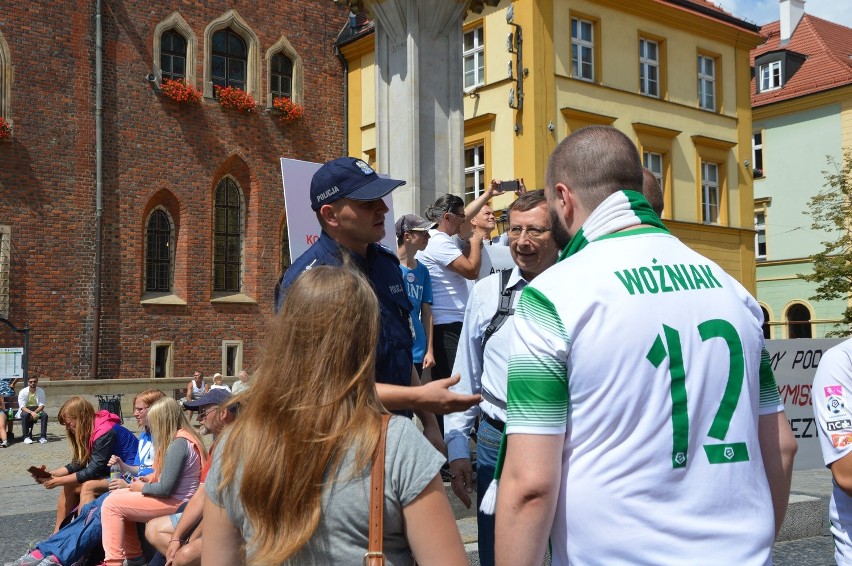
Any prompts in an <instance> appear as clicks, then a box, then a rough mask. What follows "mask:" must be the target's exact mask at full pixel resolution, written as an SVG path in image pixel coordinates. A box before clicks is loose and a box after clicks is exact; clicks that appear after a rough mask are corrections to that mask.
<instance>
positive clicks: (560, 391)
mask: <svg viewBox="0 0 852 566" xmlns="http://www.w3.org/2000/svg"><path fill="white" fill-rule="evenodd" d="M545 182H546V191H547V197H548V203H549V206H550V208H551V209H552V210H553V211H554V214H555V216H556V218H557V219H558V221H559V222H560V223H561V224H562V225H563V227H564V228H565V229H566V230H567V232H568V234H569V235H570V236H571V240H570V242H569V243H568V245H567V246H566V247H565V249H564V250H563V252H562V254H561V255H560V261H559V263H557V264H556V265H555V266H553V267H551V268H550V269H549V270H547V271H545V272H544V273H542V274H541V275H539V276H538V277H537V278H536V279H535V280H534V281H532V282H531V283H530V284H529V285H528V286H527V287H526V288H524V291H523V293H522V295H521V298H520V300H519V301H518V305H517V308H516V310H515V315H514V327H513V329H512V332H513V339H512V341H511V346H510V357H509V385H508V399H507V425H506V429H505V430H506V437H505V438H504V446H503V450H504V451H505V460H504V461H502V462H498V468H497V471H496V474H495V476H496V477H498V478H499V489H498V490H497V501H496V512H497V515H496V533H495V553H496V558H497V564H505V565H509V564H511V565H517V564H541V561H542V558H543V556H544V552H545V548H546V547H547V543H548V538H549V539H550V543H551V549H552V558H553V564H554V565H562V564H568V562H569V558H570V561H571V563H573V564H588V563H603V564H639V563H642V564H689V563H696V562H701V563H714V564H740V565H743V564H756V565H764V564H771V561H772V556H771V550H772V543H773V540H774V538H775V533H776V529H777V528H778V527H779V526H780V524H781V521H782V520H783V517H784V513H785V511H786V506H787V498H788V495H789V489H790V477H791V473H792V462H793V456H794V454H795V451H796V444H795V439H794V438H793V435H792V431H791V430H790V427H789V424H788V422H787V420H786V417H785V415H784V412H783V404H782V403H781V400H780V398H779V396H778V390H777V387H776V385H775V379H774V377H773V375H772V372H771V369H770V368H769V357H768V355H767V356H763V352H765V350H764V349H763V334H762V331H761V323H762V314H761V311H760V307H759V306H758V304H757V302H756V301H755V300H754V298H752V297H751V296H750V295H749V294H748V292H747V291H746V290H745V289H744V288H743V287H742V286H741V285H740V284H739V283H738V282H737V281H736V280H734V279H733V278H732V277H730V276H729V275H728V274H727V273H725V272H724V271H723V270H722V269H721V268H719V266H718V265H716V264H715V263H713V262H712V261H710V260H709V259H707V258H705V257H702V256H701V255H699V254H697V253H695V252H694V251H692V250H690V249H689V248H688V247H687V246H685V245H684V244H682V243H681V242H680V241H679V240H678V239H677V238H675V237H674V236H672V235H671V234H670V233H669V232H668V230H667V229H666V227H665V226H664V225H663V223H662V222H661V221H660V219H659V217H658V216H657V215H656V214H654V212H653V210H652V209H651V207H650V205H649V204H648V202H647V201H646V200H645V199H644V197H643V196H642V194H641V192H642V164H641V161H640V159H639V154H638V152H637V150H636V147H635V146H634V145H633V143H632V142H631V141H630V140H629V138H627V136H625V135H624V134H622V133H621V132H619V131H618V130H616V129H614V128H611V127H603V126H591V127H588V128H584V129H581V130H578V131H576V132H574V133H573V134H572V135H571V136H569V137H568V138H566V139H565V140H563V141H562V142H561V143H560V144H559V146H558V147H557V148H556V150H555V151H554V153H553V154H552V155H551V157H550V161H549V163H548V167H547V174H546V179H545ZM484 499H485V500H486V501H484V503H487V499H488V497H487V496H486V498H484Z"/></svg>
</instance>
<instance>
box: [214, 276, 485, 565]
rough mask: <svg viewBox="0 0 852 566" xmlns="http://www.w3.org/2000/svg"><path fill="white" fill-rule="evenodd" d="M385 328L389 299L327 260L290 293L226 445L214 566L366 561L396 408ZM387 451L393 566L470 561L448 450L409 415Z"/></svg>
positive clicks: (218, 480) (219, 462)
mask: <svg viewBox="0 0 852 566" xmlns="http://www.w3.org/2000/svg"><path fill="white" fill-rule="evenodd" d="M378 336H379V307H378V302H377V300H376V296H375V294H374V292H373V290H372V288H371V286H370V284H369V282H367V280H366V279H365V278H363V277H362V276H361V275H359V274H358V273H356V272H354V271H351V270H349V269H347V268H337V267H326V266H323V267H315V268H313V269H311V270H310V271H306V272H305V273H304V274H303V275H300V276H299V278H298V279H297V280H296V282H295V283H294V284H293V285H292V286H291V287H290V290H289V291H288V293H287V298H286V300H285V302H284V306H283V308H282V310H281V313H280V314H279V315H278V317H276V319H275V320H274V322H273V324H272V328H271V330H270V338H269V342H268V344H267V348H266V351H265V352H264V356H263V360H262V362H261V366H260V368H259V369H258V371H257V373H256V374H255V378H254V385H253V386H252V388H251V389H250V390H249V392H248V393H247V394H246V395H245V404H244V407H243V409H242V410H241V412H240V418H239V419H238V420H237V421H236V423H235V424H234V425H233V428H232V430H231V431H230V432H229V433H227V435H226V437H225V438H224V439H223V441H222V442H220V443H219V445H218V447H217V448H216V450H215V452H214V458H213V464H212V466H211V468H210V473H209V475H208V477H207V482H206V483H205V489H206V491H207V496H208V497H207V504H206V505H205V508H204V537H203V539H202V541H203V542H202V544H203V550H202V563H203V564H205V566H216V565H220V564H221V565H226V564H227V565H231V564H238V563H241V562H247V563H249V564H258V565H277V564H284V563H286V564H335V565H339V564H344V565H345V564H352V565H356V564H357V565H361V564H362V560H363V557H364V553H365V552H366V551H367V547H368V541H367V539H368V523H369V520H368V516H369V489H370V467H371V462H372V459H373V457H374V456H375V455H376V452H377V447H378V442H379V437H380V434H381V426H382V415H383V414H384V413H386V411H385V409H384V408H383V407H382V405H381V404H380V402H379V400H378V397H377V394H376V386H375V375H374V374H375V352H376V339H377V337H378ZM382 457H383V458H384V460H385V484H384V487H385V490H384V530H383V534H384V552H385V555H386V558H387V562H386V564H389V565H390V564H412V563H413V560H414V559H415V558H416V560H417V562H418V564H421V565H425V566H428V565H430V564H440V565H441V566H447V565H449V566H452V565H455V564H467V563H468V562H467V558H466V555H465V552H464V547H463V546H462V542H461V537H460V536H459V533H458V529H457V528H456V523H455V520H454V518H453V514H452V510H451V509H450V504H449V501H448V500H447V496H446V494H445V493H444V489H443V484H442V482H441V477H440V474H439V470H440V468H441V465H442V463H443V461H444V457H443V456H441V455H440V454H439V453H438V451H437V450H435V449H434V448H433V447H432V445H431V444H430V443H429V442H428V441H427V440H426V439H425V438H424V437H423V435H422V434H421V433H420V432H419V431H418V430H417V428H416V427H415V426H414V424H413V423H412V422H411V421H410V420H409V419H406V418H404V417H399V416H394V417H392V418H391V419H390V424H389V426H388V434H387V448H386V450H385V453H384V454H383V455H382ZM412 555H413V556H412Z"/></svg>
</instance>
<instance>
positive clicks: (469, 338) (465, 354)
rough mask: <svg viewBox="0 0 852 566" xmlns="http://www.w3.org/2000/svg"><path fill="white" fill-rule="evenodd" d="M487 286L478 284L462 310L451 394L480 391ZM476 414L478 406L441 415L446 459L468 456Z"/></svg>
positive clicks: (477, 413)
mask: <svg viewBox="0 0 852 566" xmlns="http://www.w3.org/2000/svg"><path fill="white" fill-rule="evenodd" d="M484 287H487V285H482V284H477V285H476V286H475V287H474V289H473V293H472V294H471V295H470V299H469V300H468V302H467V307H465V311H464V323H463V324H462V329H461V335H460V336H459V345H458V350H457V351H456V361H455V363H454V364H453V371H452V372H451V373H452V375H455V374H459V375H461V380H460V381H459V382H458V383H456V384H455V385H453V386H452V387H451V388H450V391H452V392H454V393H460V394H462V395H469V394H471V393H480V392H481V391H482V334H481V333H480V331H479V329H480V327H481V319H482V316H483V312H482V311H483V307H482V302H481V301H480V299H479V296H480V294H481V293H483V292H486V290H485V289H484ZM478 415H479V405H474V406H472V407H469V408H468V409H466V410H464V411H460V412H457V413H450V414H448V415H444V442H446V444H447V461H449V462H452V461H453V460H458V459H460V458H468V459H469V458H470V431H471V429H472V428H473V424H474V422H475V421H476V417H477V416H478Z"/></svg>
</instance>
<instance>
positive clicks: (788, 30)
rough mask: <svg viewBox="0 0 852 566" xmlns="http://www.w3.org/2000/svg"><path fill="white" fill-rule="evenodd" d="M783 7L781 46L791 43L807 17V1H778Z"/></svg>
mask: <svg viewBox="0 0 852 566" xmlns="http://www.w3.org/2000/svg"><path fill="white" fill-rule="evenodd" d="M778 4H779V6H780V7H781V45H784V44H785V43H787V42H788V41H790V36H792V35H793V32H794V31H796V26H798V25H799V22H800V21H802V16H804V15H805V0H778Z"/></svg>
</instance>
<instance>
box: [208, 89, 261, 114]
mask: <svg viewBox="0 0 852 566" xmlns="http://www.w3.org/2000/svg"><path fill="white" fill-rule="evenodd" d="M213 88H214V89H215V91H216V99H217V100H218V101H219V105H220V106H221V107H222V108H230V109H231V110H238V111H240V112H254V110H255V108H256V107H257V103H256V102H255V101H254V98H252V96H251V95H250V94H249V93H247V92H246V91H244V90H243V89H240V88H234V87H232V86H229V87H221V86H214V87H213Z"/></svg>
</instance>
